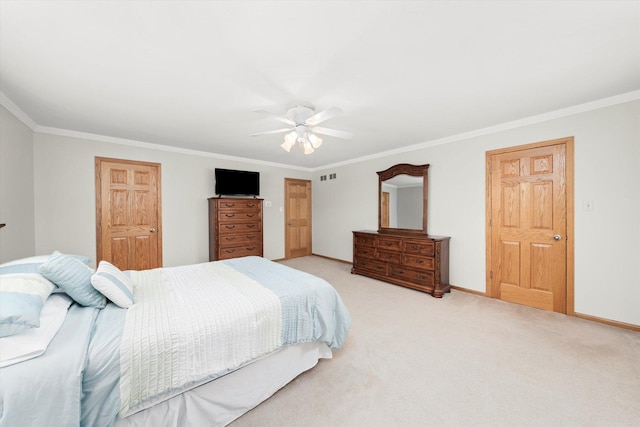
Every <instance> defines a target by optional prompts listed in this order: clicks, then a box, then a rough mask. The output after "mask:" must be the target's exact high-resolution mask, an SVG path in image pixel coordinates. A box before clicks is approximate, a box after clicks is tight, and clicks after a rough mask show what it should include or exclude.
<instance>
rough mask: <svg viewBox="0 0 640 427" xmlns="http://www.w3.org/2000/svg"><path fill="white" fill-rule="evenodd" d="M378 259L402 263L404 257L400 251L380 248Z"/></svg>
mask: <svg viewBox="0 0 640 427" xmlns="http://www.w3.org/2000/svg"><path fill="white" fill-rule="evenodd" d="M378 259H379V260H380V261H384V262H392V263H395V264H400V260H401V259H402V256H401V254H400V252H393V251H381V250H378Z"/></svg>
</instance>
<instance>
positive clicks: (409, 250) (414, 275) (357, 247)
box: [351, 231, 451, 298]
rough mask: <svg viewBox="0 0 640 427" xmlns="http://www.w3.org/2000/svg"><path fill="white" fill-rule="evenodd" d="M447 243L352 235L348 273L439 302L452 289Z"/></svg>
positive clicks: (432, 239) (370, 233)
mask: <svg viewBox="0 0 640 427" xmlns="http://www.w3.org/2000/svg"><path fill="white" fill-rule="evenodd" d="M449 239H450V238H449V237H441V236H420V235H406V234H400V233H397V234H396V233H386V232H385V233H378V232H376V231H354V232H353V268H352V269H351V272H352V273H354V274H361V275H363V276H368V277H372V278H374V279H379V280H384V281H385V282H389V283H393V284H396V285H400V286H405V287H408V288H412V289H416V290H419V291H422V292H427V293H429V294H431V295H432V296H434V297H436V298H442V295H443V294H444V293H445V292H449V291H450V289H451V286H450V285H449Z"/></svg>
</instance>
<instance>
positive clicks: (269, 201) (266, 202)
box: [264, 200, 271, 208]
mask: <svg viewBox="0 0 640 427" xmlns="http://www.w3.org/2000/svg"><path fill="white" fill-rule="evenodd" d="M264 205H265V207H267V208H270V207H271V200H266V201H265V202H264Z"/></svg>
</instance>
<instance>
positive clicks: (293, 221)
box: [285, 178, 312, 258]
mask: <svg viewBox="0 0 640 427" xmlns="http://www.w3.org/2000/svg"><path fill="white" fill-rule="evenodd" d="M285 212H286V215H285V258H295V257H300V256H306V255H311V235H312V234H311V233H312V230H311V181H307V180H301V179H290V178H285Z"/></svg>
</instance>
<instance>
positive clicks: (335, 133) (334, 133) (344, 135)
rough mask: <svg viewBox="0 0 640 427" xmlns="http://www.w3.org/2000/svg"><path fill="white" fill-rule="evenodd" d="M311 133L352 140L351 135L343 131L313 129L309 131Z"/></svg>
mask: <svg viewBox="0 0 640 427" xmlns="http://www.w3.org/2000/svg"><path fill="white" fill-rule="evenodd" d="M311 132H315V133H319V134H321V135H329V136H335V137H336V138H343V139H351V138H353V134H352V133H351V132H345V131H342V130H336V129H327V128H321V127H314V128H313V129H311Z"/></svg>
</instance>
